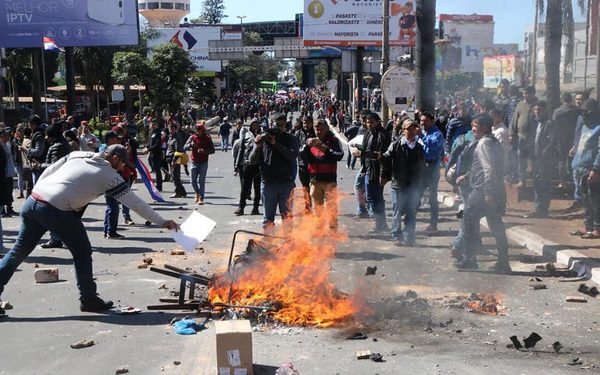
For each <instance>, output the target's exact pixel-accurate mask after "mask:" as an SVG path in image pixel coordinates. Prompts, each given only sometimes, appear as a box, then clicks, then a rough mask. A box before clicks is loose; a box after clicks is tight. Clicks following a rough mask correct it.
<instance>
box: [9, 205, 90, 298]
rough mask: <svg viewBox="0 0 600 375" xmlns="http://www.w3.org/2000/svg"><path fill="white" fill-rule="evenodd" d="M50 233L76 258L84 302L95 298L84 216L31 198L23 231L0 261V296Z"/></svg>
mask: <svg viewBox="0 0 600 375" xmlns="http://www.w3.org/2000/svg"><path fill="white" fill-rule="evenodd" d="M49 230H50V231H52V232H54V233H56V234H57V235H58V237H59V238H60V239H61V240H62V241H63V242H64V243H65V245H66V246H67V248H68V249H69V251H70V252H71V255H72V256H73V265H74V267H75V276H76V277H77V288H79V293H80V295H81V298H82V299H84V298H91V297H94V296H96V283H95V282H94V280H93V269H92V246H91V244H90V240H89V239H88V236H87V233H86V231H85V228H84V226H83V223H82V222H81V216H80V215H79V214H78V213H77V212H75V211H61V210H59V209H57V208H54V207H52V206H50V205H49V204H46V203H42V202H39V201H36V200H35V199H33V198H32V197H29V198H27V200H26V201H25V204H24V205H23V207H22V208H21V229H19V235H18V236H17V240H16V242H15V245H14V246H13V248H12V249H11V250H10V251H9V252H8V254H6V255H5V256H4V258H2V260H0V294H2V292H3V290H4V286H5V285H6V284H7V283H8V281H9V280H10V278H11V277H12V275H13V274H14V272H15V271H16V269H17V268H18V267H19V265H20V264H21V263H22V262H23V261H24V260H25V259H26V258H27V257H28V256H29V254H30V253H31V252H32V251H33V250H34V249H35V247H36V245H37V243H38V241H39V240H40V238H42V236H43V235H44V233H46V232H47V231H49Z"/></svg>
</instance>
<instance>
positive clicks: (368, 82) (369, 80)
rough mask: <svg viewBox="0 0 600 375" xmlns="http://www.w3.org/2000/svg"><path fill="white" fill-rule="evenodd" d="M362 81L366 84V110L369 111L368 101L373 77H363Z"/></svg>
mask: <svg viewBox="0 0 600 375" xmlns="http://www.w3.org/2000/svg"><path fill="white" fill-rule="evenodd" d="M363 81H365V82H366V83H367V109H369V110H370V109H371V100H370V99H369V95H370V88H369V87H370V85H371V82H372V81H373V77H372V76H364V77H363Z"/></svg>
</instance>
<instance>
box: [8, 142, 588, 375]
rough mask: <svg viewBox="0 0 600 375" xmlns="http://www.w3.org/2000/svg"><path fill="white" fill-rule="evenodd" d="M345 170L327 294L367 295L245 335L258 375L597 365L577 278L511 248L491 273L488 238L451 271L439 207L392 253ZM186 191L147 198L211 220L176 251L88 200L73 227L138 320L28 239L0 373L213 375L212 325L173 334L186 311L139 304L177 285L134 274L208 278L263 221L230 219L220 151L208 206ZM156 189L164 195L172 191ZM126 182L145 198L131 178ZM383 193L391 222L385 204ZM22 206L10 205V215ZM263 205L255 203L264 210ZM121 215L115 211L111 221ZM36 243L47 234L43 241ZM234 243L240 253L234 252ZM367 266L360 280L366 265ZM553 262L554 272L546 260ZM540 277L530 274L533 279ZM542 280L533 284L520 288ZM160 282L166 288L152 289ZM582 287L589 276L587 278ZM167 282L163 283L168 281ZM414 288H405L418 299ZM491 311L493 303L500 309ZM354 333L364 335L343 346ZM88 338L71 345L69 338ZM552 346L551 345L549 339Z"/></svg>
mask: <svg viewBox="0 0 600 375" xmlns="http://www.w3.org/2000/svg"><path fill="white" fill-rule="evenodd" d="M355 173H356V171H350V170H348V169H346V168H345V163H339V164H338V187H339V188H340V189H341V190H342V191H344V192H346V193H347V196H346V198H344V200H343V201H342V205H341V206H340V221H339V223H340V231H342V232H346V233H347V234H348V237H347V241H345V242H341V243H339V244H338V247H337V250H336V252H335V257H334V258H333V259H331V263H330V278H331V281H332V282H333V283H334V284H335V285H336V286H337V288H338V289H339V290H340V291H342V292H345V293H348V294H358V295H360V296H362V297H363V298H364V299H365V300H366V301H367V303H366V306H365V307H364V309H363V311H362V312H361V313H359V314H357V316H355V317H353V319H351V321H349V322H347V323H344V324H342V325H340V326H336V327H333V328H312V327H285V326H260V327H258V328H257V329H256V330H255V332H254V333H253V342H254V363H255V364H258V365H262V366H263V369H262V370H258V371H257V372H256V373H258V374H260V373H266V374H274V370H275V369H276V368H277V367H279V366H280V365H281V364H282V363H286V362H291V363H293V365H294V367H295V368H296V369H297V370H298V372H299V373H300V374H302V375H306V374H309V375H310V374H381V375H383V374H481V373H489V374H580V373H597V372H599V371H600V323H599V322H600V299H598V298H597V299H593V298H589V297H587V296H584V295H583V294H581V293H578V292H577V287H578V286H579V284H580V283H575V282H560V280H561V279H562V277H551V276H550V275H548V274H547V273H546V271H544V270H541V269H539V267H538V269H537V270H536V266H539V265H544V264H546V263H547V260H545V259H544V258H543V257H540V256H538V255H535V254H534V253H531V252H529V251H528V250H527V249H524V248H520V247H517V246H512V247H511V249H510V262H511V266H512V269H513V271H514V272H513V273H512V274H510V275H500V274H493V273H489V272H487V271H486V268H487V267H488V266H489V265H491V264H492V262H493V261H494V260H495V258H496V257H495V252H494V251H493V249H494V246H493V239H492V238H491V237H490V236H489V235H488V234H487V233H485V237H484V244H485V246H484V248H485V251H486V252H490V254H488V255H480V256H479V259H480V260H481V263H480V265H481V266H480V270H478V271H471V272H458V271H457V270H456V269H455V268H454V267H453V265H452V263H453V259H452V258H451V256H450V247H451V243H452V239H453V238H454V236H455V235H456V233H457V230H458V227H459V223H458V220H457V219H456V216H455V211H454V210H452V209H450V208H444V209H443V210H442V212H441V218H440V230H441V232H440V234H439V235H436V236H433V237H426V236H424V235H423V234H422V233H421V232H420V231H422V230H423V229H424V228H425V226H426V225H427V217H428V212H427V209H428V206H427V205H424V207H423V208H422V209H421V210H422V212H420V214H419V221H418V223H417V231H418V237H417V243H418V244H419V246H418V247H414V248H407V247H395V246H393V245H392V242H391V241H390V238H389V236H378V235H371V234H368V231H369V230H370V229H371V228H372V226H373V223H372V221H370V220H364V219H363V220H358V219H357V218H356V216H355V202H354V196H353V192H352V186H353V184H354V176H355ZM182 178H183V180H184V183H185V186H186V189H187V190H188V198H181V199H174V200H171V201H169V200H168V199H167V200H168V201H169V202H167V203H165V204H154V205H153V207H154V208H155V209H157V210H158V211H159V212H160V213H161V215H164V217H165V218H167V219H173V220H176V221H177V222H179V223H180V222H182V221H183V220H184V219H185V218H187V216H189V215H190V213H191V212H192V211H193V210H198V212H200V213H202V214H204V215H206V216H208V217H210V218H212V219H214V220H215V221H216V222H217V226H216V228H215V230H214V231H213V233H212V234H211V235H210V236H209V237H208V239H207V240H206V241H205V243H204V244H203V250H196V251H195V252H193V253H187V254H186V255H183V256H181V255H180V256H177V255H171V253H170V251H171V249H174V248H176V245H175V244H174V242H173V241H172V240H171V239H170V236H169V234H168V233H167V231H166V230H162V229H158V228H156V227H155V226H153V227H149V228H146V227H144V225H143V220H142V219H141V218H140V217H139V216H136V215H134V216H133V220H134V221H135V222H136V225H134V226H124V225H121V226H120V228H119V231H120V233H122V234H123V235H125V236H126V237H125V239H123V240H114V239H104V238H103V237H102V223H103V218H104V208H105V201H104V198H103V197H101V198H99V199H97V200H96V201H95V202H93V203H92V204H91V205H90V206H89V207H88V209H87V211H86V213H85V215H84V223H85V225H86V228H87V230H88V234H89V236H90V240H91V242H92V246H93V247H94V270H95V276H96V278H97V283H98V289H99V293H100V295H101V296H102V297H104V298H108V299H113V300H114V301H115V304H116V305H121V306H127V305H131V306H135V307H139V308H141V309H142V312H141V313H140V314H132V315H117V314H115V313H114V312H113V313H108V314H89V313H80V312H79V308H78V300H77V288H76V283H75V277H74V273H73V267H72V261H71V257H70V254H69V252H68V250H66V249H54V250H46V249H41V248H40V247H38V248H37V249H36V250H35V251H34V252H33V253H32V254H31V256H30V257H29V258H28V259H27V261H26V262H25V263H24V264H23V265H22V266H21V267H20V269H19V272H17V273H15V276H14V277H13V279H12V280H11V282H10V283H9V284H8V285H7V287H6V288H5V291H4V293H3V295H2V298H3V300H5V301H10V303H11V304H12V305H13V306H14V309H12V310H8V311H7V314H8V317H7V318H6V319H4V320H3V321H0V337H1V338H2V340H0V374H66V375H68V374H89V375H94V374H113V373H115V371H116V370H117V369H118V368H120V367H123V366H124V367H126V368H127V369H128V370H129V373H132V374H214V373H216V359H215V335H214V323H212V322H209V323H208V324H207V327H208V328H207V329H206V330H204V331H200V332H198V333H197V334H196V335H192V336H181V335H177V334H176V333H175V332H174V329H173V327H171V326H170V325H169V322H170V321H171V320H172V319H173V318H174V317H183V316H186V315H190V316H191V317H193V314H192V313H190V312H185V311H175V312H168V311H164V312H158V311H148V310H147V309H146V306H147V305H152V304H158V303H159V301H158V300H159V298H161V297H166V296H168V295H169V291H176V290H178V286H179V285H178V281H177V280H176V279H173V278H169V277H166V276H163V275H160V274H158V273H154V272H150V271H149V270H148V269H138V265H140V264H141V263H142V259H143V258H144V257H152V258H153V265H164V264H170V265H174V266H176V267H180V268H187V267H190V268H192V269H194V270H196V271H197V272H198V273H200V274H203V275H207V276H211V275H212V274H214V273H219V272H222V271H224V270H225V269H226V265H227V260H228V255H229V248H230V246H231V239H232V235H233V233H234V231H236V230H238V229H246V230H252V231H261V230H262V217H261V216H250V215H244V216H240V217H236V216H234V215H233V211H234V209H235V208H236V207H237V201H238V197H239V189H240V188H239V182H238V178H237V177H234V175H233V163H232V157H231V153H230V152H227V153H224V152H220V151H219V150H218V149H217V152H216V153H215V154H214V155H212V156H211V158H210V161H209V171H208V180H207V181H208V182H207V195H206V199H205V202H206V205H204V206H196V205H194V204H193V198H192V197H191V194H190V191H192V189H191V187H190V185H189V177H187V176H185V175H183V176H182ZM172 189H173V184H172V183H170V182H169V183H166V184H165V188H164V191H163V197H168V196H169V195H170V194H171V193H172ZM134 190H135V191H136V192H137V193H138V194H140V195H141V196H142V197H143V198H144V199H146V200H147V201H150V198H149V194H148V192H147V191H146V189H145V188H144V187H143V185H142V184H140V183H137V184H135V185H134ZM388 194H389V186H388V187H386V201H387V205H386V206H387V207H386V209H387V211H388V220H389V221H390V220H391V219H390V218H389V214H390V210H391V204H390V203H389V202H390V199H389V195H388ZM22 203H23V200H19V201H16V205H15V209H16V210H17V211H18V210H19V208H20V205H22ZM261 213H262V207H261ZM120 221H121V222H122V218H120ZM2 224H3V227H4V236H5V242H6V245H5V246H7V247H10V246H11V245H12V243H14V239H15V236H16V234H17V231H18V227H19V218H17V217H13V218H8V219H5V218H3V219H2ZM46 238H47V235H46V237H44V239H43V241H45V240H46ZM236 249H237V250H236V251H241V250H240V249H239V248H237V247H236ZM36 266H39V267H46V266H57V267H58V268H59V271H60V282H58V283H52V284H35V282H34V278H33V273H34V271H35V269H36V268H35V267H36ZM374 266H376V267H377V270H376V273H375V274H374V275H370V276H365V271H366V268H367V267H374ZM557 267H559V268H560V267H561V266H560V265H557ZM534 277H539V278H540V279H541V281H537V282H536V281H530V279H532V278H534ZM536 283H539V284H545V285H546V286H547V288H546V289H538V290H534V289H533V288H532V287H531V286H530V285H531V284H536ZM163 285H164V287H163ZM590 285H591V284H590ZM165 287H166V289H165ZM415 293H416V294H415ZM471 293H491V294H493V295H494V296H496V297H497V298H498V299H499V300H500V301H501V304H502V305H503V306H504V307H505V308H506V311H504V314H499V315H484V314H477V313H473V312H468V311H466V310H465V308H464V307H463V304H462V302H464V300H463V299H462V298H464V297H465V296H466V297H468V296H469V295H471ZM568 296H579V297H586V299H587V300H588V302H587V303H571V302H566V299H567V297H568ZM501 313H502V311H501ZM357 332H361V333H363V334H365V335H366V336H368V338H367V339H365V340H346V337H348V336H350V335H352V334H354V333H357ZM532 332H536V333H537V334H539V335H540V336H541V337H542V340H541V341H539V342H538V343H537V345H536V346H535V347H534V348H530V349H522V350H515V349H513V348H508V347H507V345H508V344H511V340H510V339H509V337H511V336H513V335H516V336H517V337H518V338H519V339H520V340H521V342H522V341H523V338H525V337H527V336H529V335H530V334H531V333H532ZM84 339H86V340H94V342H95V345H94V346H92V347H89V348H84V349H78V350H76V349H71V348H70V344H72V343H75V342H78V341H80V340H84ZM557 341H559V342H560V343H561V344H562V347H563V348H562V349H561V350H559V351H558V353H555V351H554V350H553V347H552V345H553V344H554V343H555V342H557ZM364 350H370V351H371V352H372V353H380V354H381V355H382V356H383V362H373V361H371V360H369V359H363V360H358V359H357V358H356V351H364Z"/></svg>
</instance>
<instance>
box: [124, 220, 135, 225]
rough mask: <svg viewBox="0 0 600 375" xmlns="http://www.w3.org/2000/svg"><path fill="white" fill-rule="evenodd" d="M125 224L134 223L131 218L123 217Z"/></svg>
mask: <svg viewBox="0 0 600 375" xmlns="http://www.w3.org/2000/svg"><path fill="white" fill-rule="evenodd" d="M125 225H135V223H134V222H133V220H131V219H125Z"/></svg>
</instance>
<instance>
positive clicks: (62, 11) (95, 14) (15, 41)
mask: <svg viewBox="0 0 600 375" xmlns="http://www.w3.org/2000/svg"><path fill="white" fill-rule="evenodd" d="M43 37H50V38H52V39H54V41H55V42H56V44H57V45H58V46H59V47H92V46H119V45H136V44H138V13H137V3H136V0H0V47H6V48H33V47H40V48H41V47H42V38H43Z"/></svg>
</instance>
